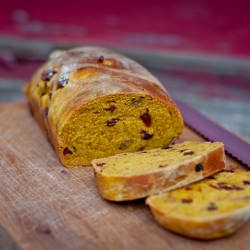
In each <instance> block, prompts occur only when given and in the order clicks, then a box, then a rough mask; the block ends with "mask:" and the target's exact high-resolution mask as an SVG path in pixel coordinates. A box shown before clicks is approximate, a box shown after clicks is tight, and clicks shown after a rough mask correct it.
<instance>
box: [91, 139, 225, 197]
mask: <svg viewBox="0 0 250 250" xmlns="http://www.w3.org/2000/svg"><path fill="white" fill-rule="evenodd" d="M92 165H93V167H94V171H95V176H96V183H97V187H98V190H99V193H100V194H101V196H102V197H103V198H105V199H107V200H111V201H125V200H134V199H138V198H143V197H146V196H149V195H152V194H155V193H158V192H162V191H167V190H171V189H174V188H178V187H182V186H184V185H187V184H189V183H192V182H195V181H198V180H201V179H203V178H205V177H206V176H209V175H211V174H214V173H216V172H218V171H220V170H222V169H224V167H225V154H224V146H223V143H220V142H214V143H210V142H203V143H199V142H185V143H182V144H176V145H173V146H170V147H168V148H167V149H151V150H147V151H141V152H135V153H123V154H119V155H115V156H110V157H107V158H104V159H97V160H93V161H92Z"/></svg>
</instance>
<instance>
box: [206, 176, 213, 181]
mask: <svg viewBox="0 0 250 250" xmlns="http://www.w3.org/2000/svg"><path fill="white" fill-rule="evenodd" d="M207 179H208V180H215V177H214V176H208V177H207Z"/></svg>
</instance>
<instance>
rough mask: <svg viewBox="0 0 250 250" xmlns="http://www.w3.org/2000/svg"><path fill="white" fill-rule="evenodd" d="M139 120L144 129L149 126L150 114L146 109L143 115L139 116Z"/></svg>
mask: <svg viewBox="0 0 250 250" xmlns="http://www.w3.org/2000/svg"><path fill="white" fill-rule="evenodd" d="M140 118H141V119H142V121H143V122H144V124H145V126H146V127H150V126H151V116H150V114H149V112H148V109H147V112H146V113H144V114H143V115H141V116H140Z"/></svg>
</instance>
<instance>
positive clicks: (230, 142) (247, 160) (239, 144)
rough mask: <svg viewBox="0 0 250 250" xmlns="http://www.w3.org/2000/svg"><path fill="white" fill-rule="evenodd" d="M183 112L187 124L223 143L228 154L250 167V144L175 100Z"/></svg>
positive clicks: (212, 139) (206, 136)
mask: <svg viewBox="0 0 250 250" xmlns="http://www.w3.org/2000/svg"><path fill="white" fill-rule="evenodd" d="M175 101H176V103H177V105H178V107H179V108H180V110H181V113H182V116H183V118H184V122H185V124H187V125H188V126H190V127H191V128H192V129H194V130H196V131H197V132H198V133H200V134H201V135H202V136H204V137H205V138H207V139H209V140H210V141H221V142H223V143H224V145H225V150H226V151H227V153H229V154H230V155H232V156H233V157H235V158H237V160H239V161H241V162H242V163H244V164H245V165H246V166H248V167H250V144H249V143H248V142H247V141H244V140H242V139H241V138H240V137H238V136H237V135H235V134H233V133H231V132H229V131H228V130H226V129H224V128H223V127H221V126H220V125H218V124H216V123H215V122H213V121H212V120H210V119H209V118H207V117H205V116H204V115H202V114H201V113H199V112H198V111H196V110H195V109H193V108H192V107H190V106H189V105H187V104H185V103H184V102H182V101H178V100H175Z"/></svg>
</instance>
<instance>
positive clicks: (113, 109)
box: [105, 104, 116, 113]
mask: <svg viewBox="0 0 250 250" xmlns="http://www.w3.org/2000/svg"><path fill="white" fill-rule="evenodd" d="M105 110H106V111H110V112H111V113H113V112H114V111H115V110H116V106H115V105H113V104H112V105H110V106H109V107H108V108H106V109H105Z"/></svg>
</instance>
